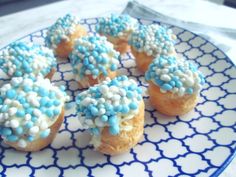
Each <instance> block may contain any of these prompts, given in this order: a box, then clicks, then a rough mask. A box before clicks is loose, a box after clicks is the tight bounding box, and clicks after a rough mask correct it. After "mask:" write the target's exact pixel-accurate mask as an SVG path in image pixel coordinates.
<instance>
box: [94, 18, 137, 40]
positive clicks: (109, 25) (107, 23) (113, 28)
mask: <svg viewBox="0 0 236 177" xmlns="http://www.w3.org/2000/svg"><path fill="white" fill-rule="evenodd" d="M136 28H137V21H136V20H135V19H133V18H131V17H130V16H129V15H114V14H112V15H111V16H110V17H108V18H101V19H100V20H99V23H98V25H97V26H96V31H97V32H98V33H100V34H103V35H109V36H113V37H127V36H128V35H129V34H130V33H131V32H132V31H134V29H136Z"/></svg>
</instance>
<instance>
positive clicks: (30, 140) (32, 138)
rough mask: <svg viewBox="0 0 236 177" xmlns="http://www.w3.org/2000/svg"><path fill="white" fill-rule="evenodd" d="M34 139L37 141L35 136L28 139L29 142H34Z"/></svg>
mask: <svg viewBox="0 0 236 177" xmlns="http://www.w3.org/2000/svg"><path fill="white" fill-rule="evenodd" d="M34 139H35V138H34V137H33V136H28V137H27V141H29V142H32V141H34Z"/></svg>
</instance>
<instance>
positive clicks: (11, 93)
mask: <svg viewBox="0 0 236 177" xmlns="http://www.w3.org/2000/svg"><path fill="white" fill-rule="evenodd" d="M6 96H7V98H9V99H14V98H15V97H16V91H15V90H13V89H11V90H8V91H7V93H6Z"/></svg>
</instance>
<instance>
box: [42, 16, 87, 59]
mask: <svg viewBox="0 0 236 177" xmlns="http://www.w3.org/2000/svg"><path fill="white" fill-rule="evenodd" d="M85 35H87V32H86V29H85V28H84V27H83V26H81V25H80V24H79V20H77V19H76V17H75V16H72V15H70V14H67V15H65V16H64V17H62V18H59V19H58V20H57V21H56V23H55V24H53V25H52V26H51V27H49V29H48V32H47V36H46V38H45V43H46V45H47V46H48V47H50V48H52V49H53V50H54V53H55V54H56V55H57V56H58V57H60V58H67V57H68V56H69V54H70V52H71V51H72V49H73V46H74V42H75V40H76V39H77V38H80V37H82V36H85Z"/></svg>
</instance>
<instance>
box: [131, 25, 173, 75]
mask: <svg viewBox="0 0 236 177" xmlns="http://www.w3.org/2000/svg"><path fill="white" fill-rule="evenodd" d="M175 39H176V36H175V35H174V34H173V33H172V30H170V29H167V28H165V27H163V26H160V25H158V24H151V25H140V26H139V28H137V29H136V30H135V31H134V32H133V33H132V34H131V35H130V37H129V45H130V46H131V53H132V54H133V56H134V58H135V61H136V65H137V68H138V69H139V71H141V72H142V73H145V72H146V71H147V69H148V66H149V65H150V63H151V62H152V60H153V59H154V58H155V57H157V56H159V55H176V52H175V48H174V40H175Z"/></svg>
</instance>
